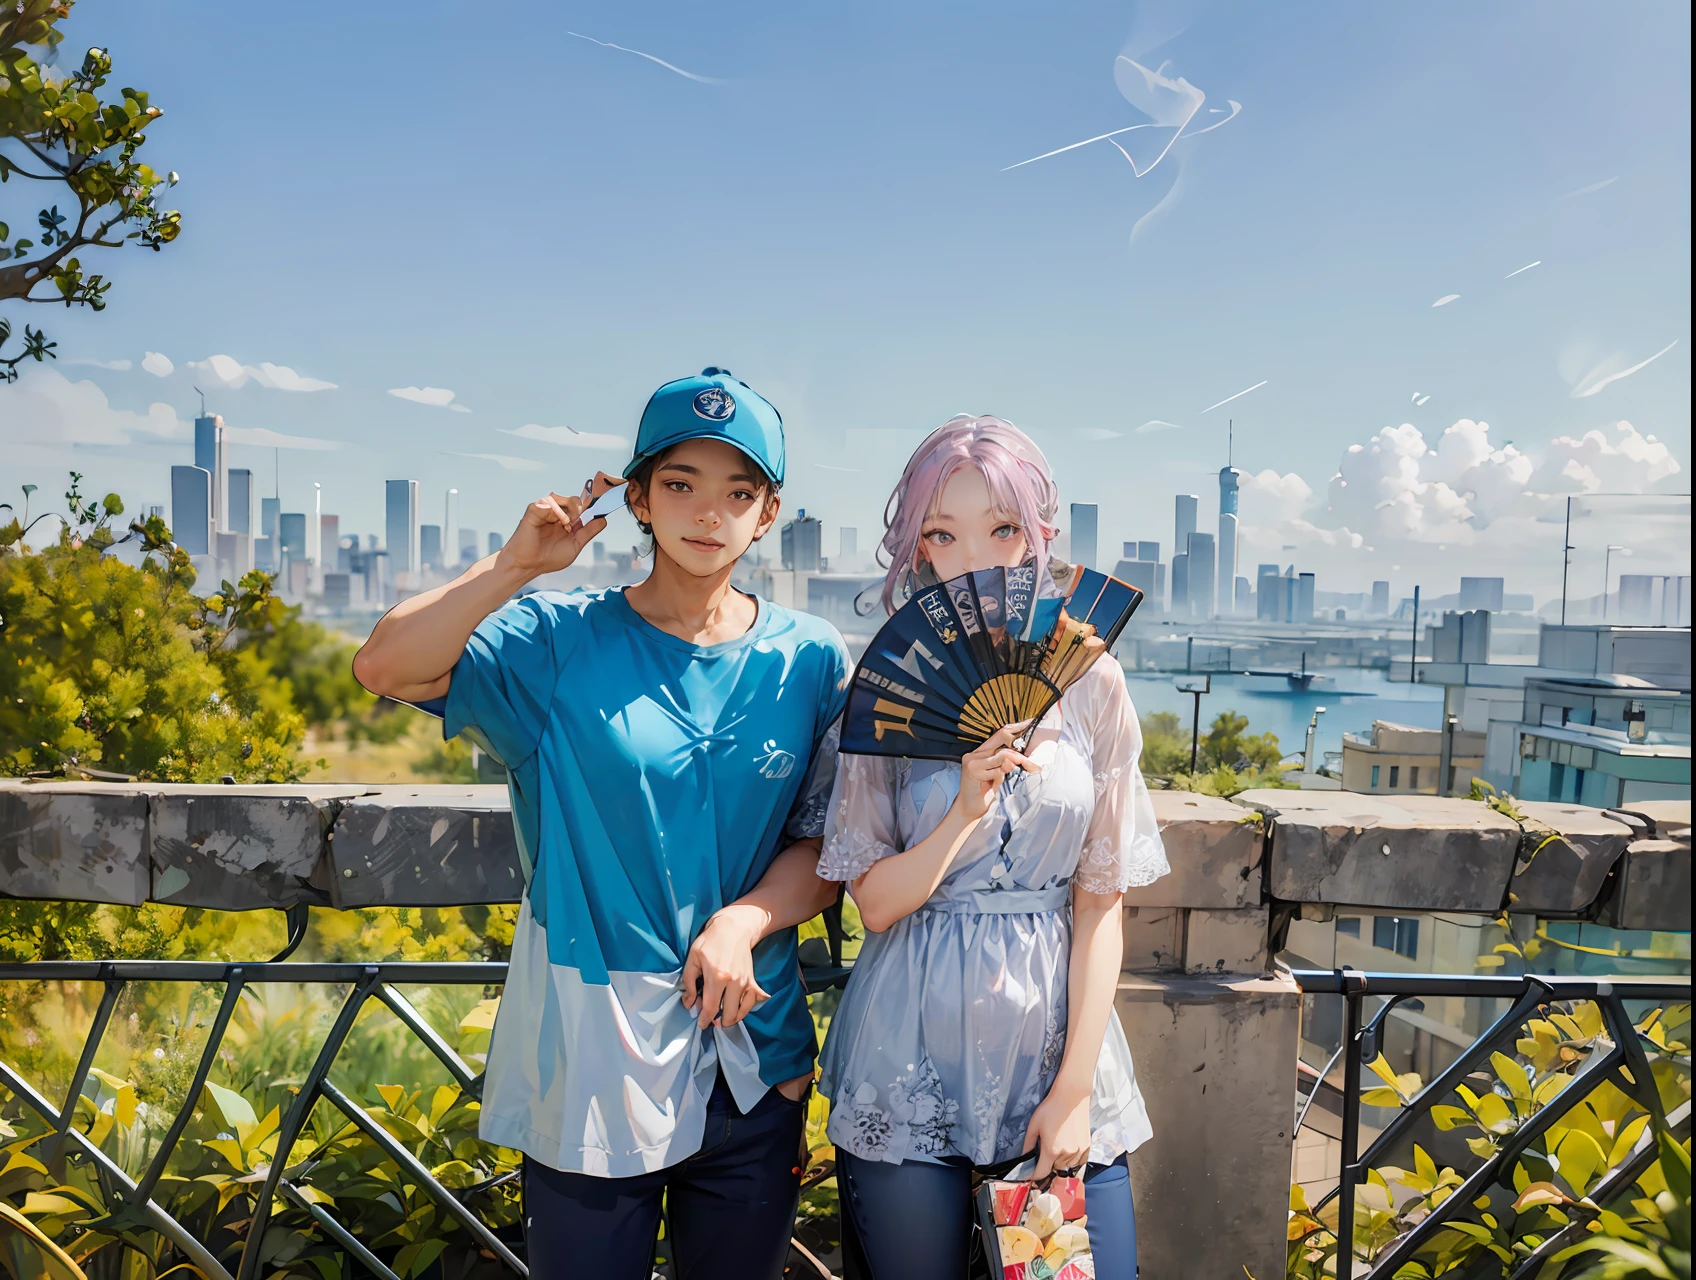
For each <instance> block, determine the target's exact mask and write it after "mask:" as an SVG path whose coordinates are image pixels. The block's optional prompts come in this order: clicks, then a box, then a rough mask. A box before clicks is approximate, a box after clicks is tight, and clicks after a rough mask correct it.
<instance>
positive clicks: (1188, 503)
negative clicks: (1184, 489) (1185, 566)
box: [1172, 493, 1201, 555]
mask: <svg viewBox="0 0 1696 1280" xmlns="http://www.w3.org/2000/svg"><path fill="white" fill-rule="evenodd" d="M1200 502H1201V499H1200V498H1198V497H1196V496H1195V494H1193V493H1180V494H1179V495H1178V500H1177V503H1176V507H1177V511H1176V513H1175V519H1174V521H1173V525H1172V529H1173V536H1172V554H1174V555H1187V554H1188V553H1189V549H1190V534H1192V533H1194V532H1195V512H1196V507H1197V505H1199V503H1200Z"/></svg>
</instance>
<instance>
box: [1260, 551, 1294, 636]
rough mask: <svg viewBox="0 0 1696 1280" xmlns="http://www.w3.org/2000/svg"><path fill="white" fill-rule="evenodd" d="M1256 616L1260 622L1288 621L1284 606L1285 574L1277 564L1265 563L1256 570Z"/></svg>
mask: <svg viewBox="0 0 1696 1280" xmlns="http://www.w3.org/2000/svg"><path fill="white" fill-rule="evenodd" d="M1254 579H1255V586H1254V616H1255V618H1256V619H1257V620H1258V621H1260V622H1287V621H1288V620H1289V617H1288V614H1287V613H1286V612H1285V607H1284V585H1283V575H1282V574H1281V573H1279V572H1278V566H1277V565H1275V564H1263V565H1260V566H1259V567H1257V568H1256V569H1255V571H1254Z"/></svg>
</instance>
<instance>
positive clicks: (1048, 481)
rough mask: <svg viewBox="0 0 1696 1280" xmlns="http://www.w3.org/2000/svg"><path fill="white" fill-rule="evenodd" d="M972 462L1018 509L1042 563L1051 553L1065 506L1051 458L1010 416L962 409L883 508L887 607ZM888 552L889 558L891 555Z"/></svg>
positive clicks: (1004, 503)
mask: <svg viewBox="0 0 1696 1280" xmlns="http://www.w3.org/2000/svg"><path fill="white" fill-rule="evenodd" d="M964 466H973V467H976V468H977V469H978V470H979V471H980V472H982V473H983V478H984V480H985V481H986V482H988V484H989V492H990V496H991V497H992V498H994V500H995V502H996V503H997V504H998V505H999V506H1000V507H1001V508H1002V509H1003V510H1005V511H1006V512H1007V513H1008V514H1009V515H1012V514H1017V516H1018V519H1019V525H1020V527H1021V528H1023V530H1024V532H1025V538H1026V540H1027V541H1028V542H1029V544H1030V549H1031V552H1032V553H1033V554H1034V555H1035V556H1036V559H1037V563H1038V564H1045V563H1047V560H1048V548H1049V544H1050V543H1052V542H1053V541H1054V539H1055V537H1056V536H1057V535H1058V534H1059V532H1060V530H1059V528H1058V527H1057V526H1056V525H1055V523H1054V518H1055V516H1056V515H1058V514H1059V510H1060V490H1059V489H1058V488H1057V487H1056V486H1055V484H1054V477H1053V475H1052V474H1051V473H1050V472H1049V469H1048V459H1047V458H1045V457H1043V456H1042V450H1041V449H1039V448H1037V447H1036V443H1035V442H1034V441H1033V440H1032V439H1031V438H1030V437H1029V436H1027V435H1026V434H1025V433H1024V432H1023V431H1020V430H1019V429H1018V428H1017V427H1015V426H1014V425H1013V424H1012V423H1011V422H1008V421H1006V420H1005V419H1002V418H992V417H982V418H974V417H972V416H971V415H970V414H964V413H962V414H959V415H958V416H956V417H953V418H950V419H949V420H948V421H947V422H945V423H943V424H942V425H941V426H940V427H938V428H937V429H936V430H935V431H933V432H931V433H930V434H929V435H928V436H926V437H925V438H924V441H923V442H922V443H921V444H920V445H919V447H918V448H917V449H915V450H913V456H912V457H911V458H909V459H907V468H906V470H904V471H903V472H902V473H901V479H900V482H899V483H897V484H896V486H895V492H894V493H892V494H890V495H889V503H888V505H887V506H886V507H885V508H884V512H883V525H884V533H883V541H882V542H881V543H880V544H879V546H878V552H879V559H880V561H883V562H884V563H886V564H887V565H888V567H889V573H888V575H887V576H886V577H885V579H884V583H883V607H884V608H885V609H886V610H888V611H889V612H890V613H894V612H895V609H896V607H897V605H899V604H900V601H899V599H898V598H897V597H898V596H899V595H900V593H901V590H902V588H903V586H904V585H905V584H906V581H907V578H908V577H909V575H911V574H915V573H917V572H918V568H919V535H920V534H922V533H923V532H924V522H925V520H926V518H927V517H929V515H930V513H931V512H932V511H933V510H935V508H936V504H937V502H938V500H940V499H941V497H942V488H943V486H944V485H946V484H947V483H948V478H949V477H950V476H952V475H953V474H954V473H955V472H956V471H958V470H959V469H960V468H961V467H964ZM884 557H887V560H884Z"/></svg>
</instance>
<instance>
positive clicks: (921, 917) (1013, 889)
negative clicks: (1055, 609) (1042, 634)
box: [819, 658, 1170, 1164]
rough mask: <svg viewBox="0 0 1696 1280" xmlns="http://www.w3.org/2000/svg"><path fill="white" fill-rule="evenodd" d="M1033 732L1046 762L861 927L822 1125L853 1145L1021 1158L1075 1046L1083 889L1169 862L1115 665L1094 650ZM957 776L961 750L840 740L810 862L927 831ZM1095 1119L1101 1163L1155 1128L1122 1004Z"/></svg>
mask: <svg viewBox="0 0 1696 1280" xmlns="http://www.w3.org/2000/svg"><path fill="white" fill-rule="evenodd" d="M1041 729H1042V730H1043V731H1042V732H1039V734H1038V738H1037V745H1036V746H1035V747H1034V754H1033V758H1034V759H1035V760H1036V761H1037V762H1038V763H1039V764H1041V765H1043V766H1044V767H1043V770H1042V772H1041V773H1037V774H1025V775H1022V776H1020V777H1019V778H1018V779H1017V781H1016V782H1014V783H1013V784H1012V785H1011V786H1010V787H1003V789H1002V790H1001V792H999V793H998V794H997V796H996V798H995V801H994V802H993V804H992V805H991V807H990V810H989V812H988V813H987V814H986V815H985V816H984V818H983V820H982V821H981V822H980V823H979V824H978V826H977V827H976V829H975V830H974V831H973V832H972V834H971V835H970V836H969V837H968V838H967V841H966V844H965V846H964V847H963V848H962V849H961V851H960V853H959V855H958V856H957V857H956V858H955V860H954V864H953V866H952V867H951V868H950V869H949V872H948V875H947V876H946V877H945V878H944V879H943V881H942V883H941V884H940V885H939V886H938V887H937V890H936V892H935V893H934V894H932V895H931V897H930V900H929V901H928V902H926V903H925V905H924V906H923V907H921V908H919V910H917V911H915V912H914V913H913V914H912V915H909V916H907V917H906V918H905V919H903V920H901V921H899V922H897V923H896V924H895V925H894V926H893V927H892V928H890V929H888V930H887V931H885V932H884V933H880V934H879V933H868V934H867V935H866V940H865V944H864V947H863V949H862V950H861V952H860V956H859V959H858V960H857V961H856V962H855V965H854V974H853V977H852V978H850V979H849V982H848V986H847V989H846V990H845V991H844V993H843V997H842V1003H841V1005H840V1007H839V1008H838V1009H837V1011H836V1016H835V1018H834V1019H832V1022H831V1026H830V1032H829V1035H828V1036H827V1037H826V1039H825V1044H824V1052H823V1054H822V1056H821V1060H820V1065H821V1067H822V1068H823V1075H822V1078H821V1080H820V1088H821V1089H822V1090H823V1092H824V1093H825V1094H826V1095H828V1096H829V1098H830V1099H831V1109H830V1128H829V1133H830V1138H831V1141H833V1142H834V1143H835V1144H836V1145H837V1146H838V1147H839V1148H841V1149H843V1150H845V1151H850V1152H852V1153H853V1154H855V1155H856V1156H859V1157H861V1158H862V1159H866V1160H885V1161H890V1162H892V1163H899V1162H901V1161H904V1160H925V1161H933V1162H935V1161H942V1160H945V1159H950V1158H962V1157H963V1158H965V1159H967V1160H969V1161H971V1162H972V1163H974V1164H989V1163H992V1162H994V1161H997V1160H1004V1159H1007V1158H1009V1157H1011V1156H1016V1155H1019V1154H1021V1146H1020V1144H1021V1143H1022V1141H1023V1139H1024V1134H1025V1126H1026V1125H1027V1124H1028V1123H1029V1122H1030V1118H1031V1113H1032V1112H1034V1111H1035V1110H1036V1108H1037V1104H1038V1103H1040V1102H1041V1101H1042V1099H1043V1097H1044V1096H1045V1094H1046V1093H1047V1091H1048V1089H1049V1086H1050V1085H1051V1084H1052V1083H1053V1081H1054V1077H1055V1074H1056V1073H1057V1072H1058V1070H1059V1068H1060V1060H1061V1057H1062V1055H1063V1053H1064V1051H1065V1047H1066V986H1067V970H1068V965H1069V962H1070V955H1071V941H1072V914H1071V895H1072V888H1073V886H1074V885H1076V886H1077V887H1079V888H1081V889H1084V890H1086V891H1088V892H1091V893H1116V892H1121V891H1123V890H1125V889H1127V888H1131V887H1133V886H1136V885H1145V884H1151V883H1153V882H1154V881H1155V880H1158V879H1159V878H1160V877H1161V876H1163V875H1165V874H1166V872H1167V871H1168V870H1170V868H1169V867H1168V866H1167V863H1166V852H1165V849H1164V848H1163V846H1162V845H1161V842H1160V834H1159V832H1158V831H1157V829H1156V828H1155V823H1154V808H1153V805H1152V804H1151V803H1150V801H1149V798H1148V789H1147V787H1146V786H1145V785H1144V783H1143V779H1142V771H1141V770H1140V769H1139V768H1138V767H1137V761H1138V758H1139V756H1140V755H1141V753H1142V731H1141V729H1140V727H1139V726H1138V724H1137V717H1136V711H1135V709H1134V708H1133V707H1132V706H1131V697H1130V693H1129V691H1128V690H1127V689H1126V687H1125V680H1124V676H1123V674H1122V673H1121V671H1120V669H1119V665H1118V663H1116V662H1115V661H1113V660H1112V659H1111V658H1105V659H1103V660H1102V661H1099V662H1097V663H1096V664H1095V666H1094V667H1092V668H1091V669H1090V670H1089V671H1088V672H1087V673H1086V674H1085V675H1084V676H1083V677H1082V678H1081V679H1079V680H1078V681H1077V682H1076V683H1075V684H1074V685H1073V686H1072V687H1071V688H1070V689H1068V690H1067V691H1066V694H1065V696H1064V697H1062V698H1061V700H1060V703H1059V705H1058V706H1057V707H1056V708H1055V709H1054V710H1053V711H1051V712H1050V713H1049V715H1048V717H1047V718H1045V719H1044V721H1043V724H1042V726H1041ZM1056 731H1057V733H1056ZM959 786H960V766H959V764H958V763H947V762H941V761H928V760H897V759H890V758H886V757H879V756H860V755H846V754H845V755H843V756H842V757H841V759H840V761H839V762H838V764H837V774H836V790H835V793H834V794H833V796H832V800H831V811H830V816H829V819H828V821H827V823H826V827H825V836H824V850H823V854H822V856H821V857H820V859H819V875H821V876H823V877H824V878H825V879H827V880H853V879H855V878H856V877H858V876H860V875H863V874H864V873H865V872H866V870H867V869H869V868H870V867H871V866H872V864H873V863H875V862H876V861H877V860H878V859H879V858H883V857H887V856H889V855H890V854H893V853H896V852H898V851H900V850H903V849H907V848H910V847H912V846H913V845H915V844H917V843H918V842H919V841H921V840H923V839H924V838H925V836H927V835H929V834H930V832H932V831H933V830H935V829H936V826H937V824H938V823H939V822H940V821H941V820H942V817H943V815H944V814H945V813H947V811H948V808H949V806H950V805H951V804H953V802H954V797H955V795H956V793H957V792H958V791H959ZM1090 1127H1091V1131H1092V1132H1091V1146H1090V1160H1091V1162H1092V1163H1097V1164H1107V1163H1109V1162H1111V1161H1113V1160H1115V1159H1117V1158H1118V1157H1119V1155H1120V1154H1121V1153H1123V1152H1126V1151H1133V1150H1135V1149H1136V1148H1137V1147H1138V1146H1140V1145H1141V1144H1142V1143H1143V1142H1144V1141H1145V1140H1146V1139H1147V1138H1148V1137H1149V1136H1150V1134H1151V1132H1152V1131H1151V1130H1150V1128H1149V1123H1148V1115H1147V1112H1146V1110H1145V1109H1144V1107H1143V1101H1142V1095H1141V1093H1140V1092H1139V1091H1138V1089H1137V1082H1136V1074H1135V1072H1134V1071H1133V1070H1132V1067H1131V1051H1130V1046H1129V1045H1127V1044H1126V1043H1125V1032H1124V1029H1123V1028H1122V1027H1121V1026H1120V1025H1119V1018H1118V1015H1117V1014H1116V1013H1115V1014H1113V1015H1112V1016H1111V1017H1110V1018H1109V1019H1108V1023H1107V1034H1106V1036H1105V1038H1104V1041H1103V1044H1102V1048H1101V1057H1100V1059H1099V1060H1098V1062H1097V1065H1096V1073H1095V1091H1094V1096H1093V1098H1092V1099H1091V1103H1090Z"/></svg>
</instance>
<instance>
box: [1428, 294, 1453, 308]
mask: <svg viewBox="0 0 1696 1280" xmlns="http://www.w3.org/2000/svg"><path fill="white" fill-rule="evenodd" d="M1458 297H1460V294H1458V293H1445V294H1444V295H1443V296H1442V297H1440V298H1438V299H1437V301H1435V302H1433V303H1432V304H1431V305H1432V306H1434V307H1446V306H1448V305H1449V303H1451V302H1453V301H1454V300H1455V299H1456V298H1458Z"/></svg>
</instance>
